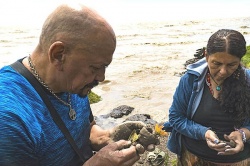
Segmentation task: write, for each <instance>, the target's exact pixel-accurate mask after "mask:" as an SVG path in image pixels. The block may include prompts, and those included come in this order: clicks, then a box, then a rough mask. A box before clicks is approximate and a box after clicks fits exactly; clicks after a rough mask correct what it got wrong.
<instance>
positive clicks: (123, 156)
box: [83, 140, 140, 166]
mask: <svg viewBox="0 0 250 166" xmlns="http://www.w3.org/2000/svg"><path fill="white" fill-rule="evenodd" d="M139 159H140V156H139V155H138V154H137V151H136V147H135V146H131V142H130V141H125V140H120V141H117V142H114V143H110V144H108V145H107V146H105V147H103V148H102V149H100V150H99V151H98V152H97V153H96V154H95V155H94V156H92V157H91V158H90V159H89V160H88V161H87V162H85V164H84V165H83V166H118V165H119V166H132V165H133V164H134V163H135V162H136V161H137V160H139Z"/></svg>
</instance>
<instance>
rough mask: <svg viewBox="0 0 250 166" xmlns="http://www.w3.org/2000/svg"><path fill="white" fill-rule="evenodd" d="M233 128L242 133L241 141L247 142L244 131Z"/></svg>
mask: <svg viewBox="0 0 250 166" xmlns="http://www.w3.org/2000/svg"><path fill="white" fill-rule="evenodd" d="M235 130H236V131H239V132H240V133H241V135H242V141H243V143H246V142H247V138H246V133H245V132H244V131H243V130H241V129H236V128H235Z"/></svg>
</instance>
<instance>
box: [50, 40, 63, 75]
mask: <svg viewBox="0 0 250 166" xmlns="http://www.w3.org/2000/svg"><path fill="white" fill-rule="evenodd" d="M65 50H66V48H65V44H64V43H63V42H61V41H56V42H54V43H53V44H51V46H50V48H49V51H48V55H49V61H50V63H53V64H54V65H55V66H56V68H57V69H59V70H63V63H64V61H65Z"/></svg>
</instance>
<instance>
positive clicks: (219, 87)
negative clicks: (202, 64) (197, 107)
mask: <svg viewBox="0 0 250 166" xmlns="http://www.w3.org/2000/svg"><path fill="white" fill-rule="evenodd" d="M207 74H208V77H209V80H210V77H211V78H212V80H213V81H214V83H216V85H217V86H216V90H217V91H220V90H221V86H220V85H219V84H218V83H217V82H216V81H215V80H214V78H213V77H212V76H211V75H210V74H209V73H207ZM210 83H211V82H210Z"/></svg>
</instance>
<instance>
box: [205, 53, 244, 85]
mask: <svg viewBox="0 0 250 166" xmlns="http://www.w3.org/2000/svg"><path fill="white" fill-rule="evenodd" d="M206 60H207V63H208V68H209V71H210V74H211V76H212V77H213V78H214V79H215V80H216V82H217V83H218V84H222V83H223V81H224V80H225V79H226V78H228V77H229V76H231V75H232V74H233V73H234V71H235V70H236V69H237V68H238V66H239V65H240V58H238V57H236V56H233V55H231V54H228V53H226V52H217V53H214V54H211V55H209V56H208V55H206Z"/></svg>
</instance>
